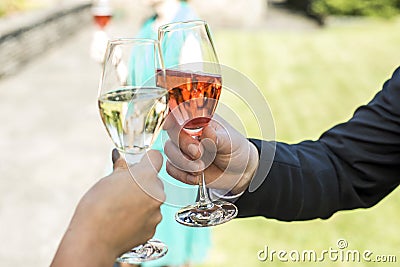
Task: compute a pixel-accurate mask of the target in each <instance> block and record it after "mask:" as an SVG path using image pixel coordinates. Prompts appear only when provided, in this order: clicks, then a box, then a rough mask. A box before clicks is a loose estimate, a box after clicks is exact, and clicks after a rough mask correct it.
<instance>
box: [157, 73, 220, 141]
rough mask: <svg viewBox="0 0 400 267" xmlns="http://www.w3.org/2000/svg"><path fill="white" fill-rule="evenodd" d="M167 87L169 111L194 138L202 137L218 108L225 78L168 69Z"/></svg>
mask: <svg viewBox="0 0 400 267" xmlns="http://www.w3.org/2000/svg"><path fill="white" fill-rule="evenodd" d="M159 83H161V82H160V80H159ZM165 83H166V84H165V85H164V86H165V88H167V89H168V92H169V102H168V103H169V108H170V110H171V112H172V114H173V115H174V117H175V119H176V120H177V122H178V123H179V125H181V126H183V129H185V131H186V132H188V133H189V134H190V135H192V136H194V137H198V136H200V135H201V132H202V129H203V128H204V127H205V126H206V125H207V123H208V122H209V121H210V119H211V118H212V116H213V114H214V112H215V109H216V107H217V104H218V99H219V96H220V95H221V88H222V79H221V76H220V75H216V74H208V73H201V72H189V71H188V72H184V71H180V70H170V69H167V70H166V71H165ZM160 85H162V84H160Z"/></svg>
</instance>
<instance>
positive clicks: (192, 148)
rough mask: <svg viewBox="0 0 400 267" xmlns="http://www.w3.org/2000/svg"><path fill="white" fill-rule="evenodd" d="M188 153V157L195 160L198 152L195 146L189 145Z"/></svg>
mask: <svg viewBox="0 0 400 267" xmlns="http://www.w3.org/2000/svg"><path fill="white" fill-rule="evenodd" d="M188 151H189V154H190V156H191V157H193V158H195V157H196V156H197V153H198V151H199V150H198V149H197V146H196V145H195V144H190V145H189V146H188Z"/></svg>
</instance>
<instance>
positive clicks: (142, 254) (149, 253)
mask: <svg viewBox="0 0 400 267" xmlns="http://www.w3.org/2000/svg"><path fill="white" fill-rule="evenodd" d="M167 252H168V248H167V246H166V245H165V244H164V243H162V242H161V241H159V240H155V239H150V240H149V241H147V242H146V243H145V244H143V245H140V246H137V247H135V248H133V249H131V250H130V251H128V252H126V253H124V254H123V255H121V256H120V257H118V258H117V259H116V261H117V262H122V263H128V264H139V263H141V262H145V261H151V260H156V259H158V258H161V257H162V256H164V255H165V254H167Z"/></svg>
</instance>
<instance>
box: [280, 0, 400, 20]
mask: <svg viewBox="0 0 400 267" xmlns="http://www.w3.org/2000/svg"><path fill="white" fill-rule="evenodd" d="M286 3H287V5H288V6H289V7H292V8H295V9H298V10H301V11H303V12H305V13H306V14H308V15H310V16H314V17H316V18H317V19H318V20H323V18H324V17H326V16H329V15H339V16H374V17H382V18H392V17H394V16H396V15H398V14H400V0H287V1H286Z"/></svg>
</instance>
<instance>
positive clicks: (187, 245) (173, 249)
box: [129, 0, 211, 267]
mask: <svg viewBox="0 0 400 267" xmlns="http://www.w3.org/2000/svg"><path fill="white" fill-rule="evenodd" d="M146 3H148V4H150V5H151V7H152V8H153V10H154V11H155V15H154V16H152V17H150V18H149V19H147V20H146V21H145V22H144V23H143V25H142V27H141V29H140V30H139V32H138V33H137V34H136V35H135V36H134V37H135V38H148V39H157V38H158V36H157V35H158V33H157V30H158V28H159V26H161V25H164V24H167V23H171V22H178V21H187V20H195V19H198V16H197V15H196V13H195V12H194V11H193V9H192V8H191V7H190V6H189V4H188V3H187V1H179V0H146ZM178 47H179V46H178ZM176 53H177V57H176V62H165V64H166V66H171V65H177V64H178V63H179V62H178V61H179V51H178V50H177V51H176ZM140 67H141V66H140V65H139V63H137V64H135V55H134V54H133V55H132V60H131V66H129V68H130V70H131V71H130V77H131V78H132V79H141V80H142V81H144V80H147V79H149V78H151V76H153V75H154V74H153V73H146V72H145V71H143V72H140V76H141V77H134V76H133V74H136V75H137V73H138V72H135V71H133V70H134V69H136V68H140ZM167 139H168V135H167V134H166V132H164V131H162V132H161V133H160V135H159V137H158V138H157V140H156V141H155V143H154V144H153V146H152V149H156V150H159V151H163V147H164V142H165V141H166V140H167ZM159 177H160V178H161V180H162V181H163V183H164V188H165V193H166V196H167V199H166V201H165V204H163V205H162V206H161V214H162V216H163V218H162V221H161V223H160V224H159V225H158V226H157V229H156V233H155V236H154V238H156V239H159V240H161V241H162V242H163V243H165V244H166V245H167V246H168V253H167V254H166V255H165V256H164V257H162V258H160V259H158V260H154V261H149V262H145V263H142V264H141V266H145V267H152V266H189V265H190V264H191V263H200V262H202V261H203V260H204V258H205V256H206V254H207V251H208V249H209V247H210V244H211V242H210V229H209V228H192V227H188V226H184V225H181V224H179V223H178V222H176V221H175V213H176V212H177V211H178V210H179V209H180V208H181V207H182V206H186V205H189V204H192V203H194V202H195V201H196V197H197V190H198V189H197V186H188V185H186V184H183V183H181V182H179V181H177V180H175V179H173V178H172V177H170V176H169V175H168V174H167V172H166V170H165V166H163V168H162V169H161V171H160V173H159Z"/></svg>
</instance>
